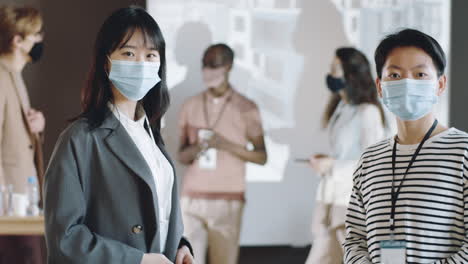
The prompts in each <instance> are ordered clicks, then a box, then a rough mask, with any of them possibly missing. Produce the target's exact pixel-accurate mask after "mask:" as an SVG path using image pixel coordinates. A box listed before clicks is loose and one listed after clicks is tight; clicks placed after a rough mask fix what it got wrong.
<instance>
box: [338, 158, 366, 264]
mask: <svg viewBox="0 0 468 264" xmlns="http://www.w3.org/2000/svg"><path fill="white" fill-rule="evenodd" d="M361 169H362V158H361V160H360V161H359V163H358V169H357V170H356V171H355V173H354V176H353V192H352V194H351V200H350V203H349V206H348V210H347V213H346V239H345V242H344V243H343V247H344V263H345V264H368V263H369V264H371V263H372V261H371V259H370V256H369V251H368V248H367V233H366V213H365V209H364V202H363V199H362V195H361V192H360V190H359V189H360V176H361Z"/></svg>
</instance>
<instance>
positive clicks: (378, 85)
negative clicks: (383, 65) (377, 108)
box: [375, 77, 383, 98]
mask: <svg viewBox="0 0 468 264" xmlns="http://www.w3.org/2000/svg"><path fill="white" fill-rule="evenodd" d="M375 87H377V93H378V94H379V97H380V98H383V94H382V81H381V80H380V78H378V77H377V78H376V79H375Z"/></svg>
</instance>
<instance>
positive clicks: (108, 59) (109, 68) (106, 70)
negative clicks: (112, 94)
mask: <svg viewBox="0 0 468 264" xmlns="http://www.w3.org/2000/svg"><path fill="white" fill-rule="evenodd" d="M106 58H107V67H105V68H104V72H105V73H106V76H107V79H108V80H109V81H110V78H109V75H110V70H111V68H112V60H111V58H110V57H109V55H106Z"/></svg>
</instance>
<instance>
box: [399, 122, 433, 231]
mask: <svg viewBox="0 0 468 264" xmlns="http://www.w3.org/2000/svg"><path fill="white" fill-rule="evenodd" d="M437 123H438V121H437V119H436V120H434V123H433V124H432V127H431V128H430V129H429V131H427V133H426V135H425V136H424V138H423V140H422V141H421V143H419V145H418V148H417V149H416V151H415V152H414V154H413V157H412V158H411V161H410V163H409V164H408V167H407V168H406V172H405V174H403V179H401V182H400V185H399V186H398V189H397V190H396V191H395V187H394V186H395V163H396V161H395V160H396V145H397V140H396V138H395V142H394V143H393V152H392V173H393V174H392V194H391V195H392V211H391V214H390V230H391V231H392V235H393V232H394V230H395V209H396V203H397V200H398V195H399V194H400V190H401V186H402V185H403V182H404V181H405V178H406V175H407V174H408V171H409V169H410V168H411V166H412V165H413V162H414V161H415V160H416V157H417V156H418V154H419V152H420V151H421V148H422V146H423V145H424V143H425V142H426V141H427V140H428V139H429V137H430V136H431V134H432V132H434V129H435V128H436V126H437Z"/></svg>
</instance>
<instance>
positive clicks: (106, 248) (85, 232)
mask: <svg viewBox="0 0 468 264" xmlns="http://www.w3.org/2000/svg"><path fill="white" fill-rule="evenodd" d="M80 143H81V145H84V144H86V143H85V142H80ZM79 145H80V144H78V143H76V144H75V143H74V142H73V138H72V137H70V136H64V135H62V136H61V137H60V138H59V140H58V143H57V145H56V146H55V150H54V152H53V154H52V157H51V161H50V163H49V167H48V169H47V171H46V174H45V183H44V212H45V229H46V234H45V237H46V242H47V248H48V263H49V264H55V263H69V264H75V263H76V264H78V263H79V264H85V263H90V264H91V263H128V264H140V263H141V259H142V257H143V254H144V252H142V251H140V250H138V249H135V248H132V247H130V246H128V245H125V244H123V243H121V242H119V241H115V240H112V239H108V238H106V237H102V236H100V235H98V234H95V233H93V232H92V231H91V230H90V229H89V228H88V227H87V226H86V225H85V224H84V220H83V219H84V217H85V214H86V201H85V196H84V193H83V188H82V184H81V177H80V170H81V169H82V168H80V166H79V165H78V164H79V162H78V161H77V158H78V155H82V156H83V155H86V153H85V152H84V151H81V149H80V151H77V146H79Z"/></svg>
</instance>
